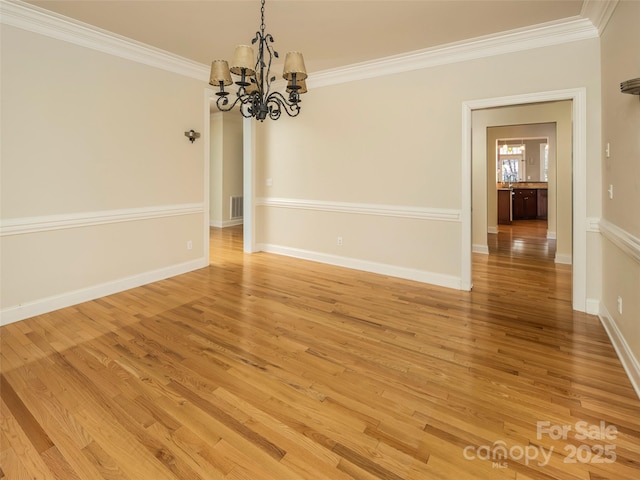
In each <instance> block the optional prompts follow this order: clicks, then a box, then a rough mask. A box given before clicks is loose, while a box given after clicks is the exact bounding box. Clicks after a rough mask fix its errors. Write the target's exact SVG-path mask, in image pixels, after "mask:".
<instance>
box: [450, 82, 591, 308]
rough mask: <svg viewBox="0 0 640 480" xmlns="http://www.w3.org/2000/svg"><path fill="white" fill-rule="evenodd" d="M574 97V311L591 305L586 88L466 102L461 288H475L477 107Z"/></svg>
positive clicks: (553, 100)
mask: <svg viewBox="0 0 640 480" xmlns="http://www.w3.org/2000/svg"><path fill="white" fill-rule="evenodd" d="M561 100H571V102H572V103H571V105H572V107H571V109H572V139H571V143H572V150H573V151H572V162H571V170H572V182H573V190H572V203H573V205H572V209H573V216H572V218H573V220H572V222H573V225H572V232H573V238H572V253H573V257H572V260H573V269H572V275H573V278H572V283H573V292H572V294H573V297H572V306H573V309H574V310H578V311H580V312H585V311H586V306H587V298H586V297H587V169H586V166H587V135H586V132H587V116H586V110H587V92H586V88H574V89H567V90H553V91H548V92H535V93H527V94H522V95H511V96H506V97H495V98H485V99H479V100H469V101H464V102H463V103H462V165H461V167H462V168H461V171H462V189H461V190H462V192H461V193H462V209H461V221H462V236H461V260H462V261H461V273H460V280H461V288H462V289H464V290H471V288H472V286H473V282H472V274H471V250H472V235H471V218H472V217H471V208H472V205H471V203H472V202H471V198H472V197H471V182H472V179H471V174H472V173H471V135H472V122H471V115H472V112H473V110H482V109H486V108H495V107H505V106H514V105H524V104H530V103H540V102H555V101H561Z"/></svg>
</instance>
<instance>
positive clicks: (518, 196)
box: [512, 188, 538, 220]
mask: <svg viewBox="0 0 640 480" xmlns="http://www.w3.org/2000/svg"><path fill="white" fill-rule="evenodd" d="M512 208H513V219H514V220H531V219H536V218H537V217H538V192H537V190H536V189H533V188H516V189H514V190H513V206H512Z"/></svg>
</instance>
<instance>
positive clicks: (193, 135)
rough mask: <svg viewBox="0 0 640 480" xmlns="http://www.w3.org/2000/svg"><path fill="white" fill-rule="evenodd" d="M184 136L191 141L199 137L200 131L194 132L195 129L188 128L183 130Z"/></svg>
mask: <svg viewBox="0 0 640 480" xmlns="http://www.w3.org/2000/svg"><path fill="white" fill-rule="evenodd" d="M184 136H185V137H187V138H188V139H189V141H190V142H191V143H193V142H195V141H196V138H200V133H199V132H196V131H195V130H189V131H187V132H184Z"/></svg>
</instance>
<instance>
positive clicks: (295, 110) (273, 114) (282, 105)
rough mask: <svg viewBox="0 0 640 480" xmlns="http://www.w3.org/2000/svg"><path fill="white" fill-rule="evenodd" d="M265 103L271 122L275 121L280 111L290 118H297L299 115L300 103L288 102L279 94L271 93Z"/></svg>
mask: <svg viewBox="0 0 640 480" xmlns="http://www.w3.org/2000/svg"><path fill="white" fill-rule="evenodd" d="M265 103H266V104H267V105H268V106H269V118H271V119H272V120H277V119H278V117H280V113H281V112H282V111H285V112H286V113H287V115H289V116H290V117H297V116H298V114H299V113H300V103H298V102H290V101H289V100H287V98H286V97H285V96H284V95H282V94H281V93H280V92H272V93H271V94H270V95H269V96H268V97H267V100H266V102H265Z"/></svg>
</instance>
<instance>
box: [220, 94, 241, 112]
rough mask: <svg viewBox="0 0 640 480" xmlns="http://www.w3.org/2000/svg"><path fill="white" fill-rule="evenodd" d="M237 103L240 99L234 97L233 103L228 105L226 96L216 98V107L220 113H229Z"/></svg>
mask: <svg viewBox="0 0 640 480" xmlns="http://www.w3.org/2000/svg"><path fill="white" fill-rule="evenodd" d="M239 101H241V100H240V97H236V99H235V100H234V101H233V103H232V104H231V105H229V98H228V96H227V95H225V96H222V97H218V100H217V101H216V107H218V110H220V111H222V112H229V111H230V110H232V109H233V107H235V106H236V103H238V102H239Z"/></svg>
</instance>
